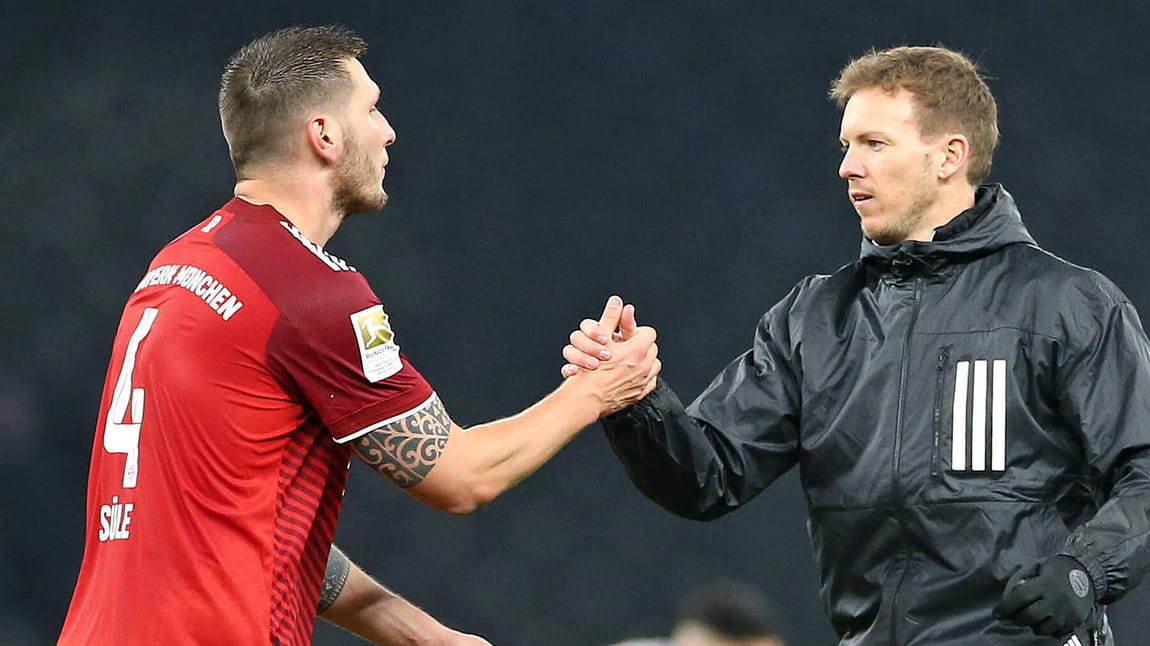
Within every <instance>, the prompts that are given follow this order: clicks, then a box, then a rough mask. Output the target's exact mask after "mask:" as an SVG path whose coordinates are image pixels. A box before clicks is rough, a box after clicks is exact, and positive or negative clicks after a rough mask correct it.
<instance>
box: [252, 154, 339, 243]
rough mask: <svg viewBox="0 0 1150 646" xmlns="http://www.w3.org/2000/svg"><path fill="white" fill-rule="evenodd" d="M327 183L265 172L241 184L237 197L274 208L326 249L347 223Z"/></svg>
mask: <svg viewBox="0 0 1150 646" xmlns="http://www.w3.org/2000/svg"><path fill="white" fill-rule="evenodd" d="M323 180H324V178H323V177H322V176H315V175H311V176H304V175H303V174H300V173H291V172H284V171H280V172H261V173H259V174H257V175H255V176H252V177H247V178H243V179H240V180H239V181H237V182H236V187H235V191H234V193H235V196H236V197H238V198H240V199H242V200H244V201H245V202H250V203H252V204H266V205H268V206H271V207H273V208H274V209H275V210H277V211H279V212H280V213H281V214H283V216H284V217H286V218H287V219H288V220H289V221H290V222H291V223H292V224H293V225H295V227H296V228H297V229H299V230H300V232H301V233H303V234H304V235H305V236H307V238H308V240H311V241H312V242H314V243H316V244H318V245H320V246H321V247H322V246H323V245H325V244H327V241H328V240H330V239H331V237H332V236H333V235H335V232H336V230H337V229H339V225H340V224H341V223H343V214H342V213H340V212H339V211H338V210H337V209H335V207H334V206H333V204H332V199H331V191H330V189H328V188H327V186H326V183H325V182H324V181H323Z"/></svg>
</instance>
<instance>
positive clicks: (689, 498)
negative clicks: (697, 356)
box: [603, 288, 800, 520]
mask: <svg viewBox="0 0 1150 646" xmlns="http://www.w3.org/2000/svg"><path fill="white" fill-rule="evenodd" d="M796 292H797V288H796V290H795V291H792V293H791V295H790V296H789V297H788V298H787V299H785V300H784V301H782V302H780V303H779V304H778V305H776V306H775V307H774V308H772V309H771V311H769V312H767V313H766V314H765V315H764V316H763V318H762V320H761V321H760V324H759V326H758V328H757V330H756V334H755V341H754V346H753V347H752V348H751V349H750V350H748V351H747V352H746V353H744V354H743V355H742V356H740V357H738V358H737V359H735V360H734V361H732V362H731V363H730V364H729V365H728V366H727V367H726V369H724V370H723V371H722V372H721V373H719V375H718V376H717V377H715V379H714V381H713V382H712V383H711V385H710V386H708V387H707V389H706V390H705V391H704V392H703V394H702V395H700V396H699V398H698V399H696V400H695V402H694V403H692V404H691V405H690V407H687V408H684V407H683V405H682V403H680V401H679V398H678V397H677V396H676V395H675V393H674V391H672V390H671V388H670V387H668V386H667V384H666V383H664V382H663V381H662V380H660V382H659V385H658V387H657V388H656V389H655V391H654V392H652V393H651V394H650V395H648V396H647V397H646V398H644V399H643V400H642V401H640V402H639V403H637V404H635V405H634V406H632V407H630V408H629V409H626V410H624V411H622V412H620V413H617V414H615V415H613V416H610V417H608V418H605V419H604V420H603V426H604V428H605V429H606V431H607V439H608V441H609V442H610V444H611V448H612V449H613V450H614V451H615V454H616V455H617V456H618V457H619V460H620V461H622V463H623V466H624V468H625V469H626V471H627V474H628V475H629V476H630V478H631V480H632V481H633V482H634V483H635V485H636V486H638V488H639V490H640V491H642V492H643V493H644V494H645V495H646V496H647V497H649V498H651V499H652V500H654V501H655V502H657V503H659V504H660V505H662V506H663V507H664V508H666V509H667V510H668V511H670V512H672V513H674V514H678V515H680V516H685V517H687V518H694V519H697V520H710V519H713V518H717V517H719V516H721V515H723V514H725V513H727V512H729V511H732V510H734V509H736V508H737V507H739V506H740V505H742V504H743V503H745V502H747V501H748V500H750V499H751V498H753V497H754V496H755V495H756V494H758V493H759V492H760V491H762V490H763V489H764V488H766V487H767V485H769V484H770V483H771V482H773V481H774V480H775V479H777V478H778V477H779V476H780V475H782V474H783V473H785V472H786V471H787V470H788V469H790V468H791V467H792V466H793V465H794V464H795V462H796V460H797V456H798V426H799V401H800V400H799V378H798V376H797V370H796V362H795V358H794V355H793V352H792V351H791V348H792V346H791V343H790V332H789V326H788V318H789V313H790V308H791V304H792V301H793V299H794V297H795V294H796Z"/></svg>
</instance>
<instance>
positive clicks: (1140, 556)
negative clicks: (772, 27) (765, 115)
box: [563, 47, 1150, 646]
mask: <svg viewBox="0 0 1150 646" xmlns="http://www.w3.org/2000/svg"><path fill="white" fill-rule="evenodd" d="M831 97H832V98H833V99H835V101H836V102H837V103H838V104H839V105H840V107H842V108H843V116H842V124H841V129H840V134H839V139H840V141H841V143H842V147H843V159H842V163H841V165H840V167H839V175H840V176H841V177H842V179H844V180H846V182H847V188H848V195H849V197H850V200H851V203H852V204H853V206H854V208H855V210H856V212H857V213H858V216H859V218H860V221H861V226H862V233H863V238H864V239H863V241H862V252H861V257H860V259H859V260H858V261H856V262H854V263H851V264H848V265H846V266H844V267H843V268H841V269H839V270H838V271H836V272H835V273H833V274H831V275H826V276H810V277H807V278H805V279H803V280H802V281H801V282H800V283H799V284H798V285H796V286H795V288H794V289H793V290H792V291H791V293H790V294H789V295H787V296H786V297H785V298H784V299H783V300H781V301H780V302H779V303H778V304H776V305H775V306H774V307H772V308H771V309H770V311H768V312H767V313H766V314H765V315H764V316H763V318H762V320H761V321H760V323H759V326H758V328H757V330H756V334H755V338H754V342H753V346H752V347H751V349H750V350H748V351H747V352H746V353H745V354H743V355H742V356H741V357H738V358H737V359H735V360H734V361H733V362H732V363H730V364H729V365H728V366H727V368H726V369H725V370H723V371H722V372H721V373H720V374H719V375H718V376H717V377H716V378H715V379H714V381H713V382H712V383H711V385H710V386H709V387H708V388H707V389H706V390H705V391H704V392H703V393H702V394H701V395H699V397H698V398H696V399H695V401H694V402H693V403H692V404H691V405H690V406H687V407H684V406H683V405H682V404H681V403H680V400H679V399H678V397H677V396H676V395H675V393H674V392H673V391H672V390H671V388H670V387H669V386H668V385H667V384H666V383H663V382H662V381H660V384H659V386H658V387H657V388H656V390H655V391H654V392H653V393H652V394H651V395H649V396H648V397H646V398H645V399H643V400H642V401H640V402H639V403H638V404H636V405H634V406H632V407H630V408H628V409H627V410H626V411H625V412H623V413H620V414H618V415H614V416H611V417H610V418H608V419H606V420H604V424H605V426H606V428H607V435H608V438H609V439H610V442H611V445H612V447H613V449H614V450H615V452H616V454H617V455H618V456H619V458H620V459H621V460H622V461H623V463H624V465H625V466H626V469H627V472H628V474H629V475H630V477H631V479H632V480H633V481H634V482H635V483H636V485H637V486H638V487H639V488H640V489H641V490H642V491H643V493H645V494H646V495H647V496H649V497H651V498H652V499H654V500H655V501H657V502H658V503H659V504H661V505H663V506H664V507H666V508H667V509H669V510H671V511H672V512H674V513H676V514H681V515H683V516H688V517H691V518H698V519H710V518H715V517H717V516H720V515H722V514H725V513H727V512H730V511H732V510H734V509H737V508H739V507H740V506H742V505H743V504H745V503H746V502H747V501H748V500H750V499H751V498H753V497H754V496H755V495H756V494H757V493H759V492H760V491H762V490H763V489H764V488H765V487H767V486H768V485H770V484H771V483H772V482H773V481H774V480H775V479H776V478H778V477H779V476H780V475H782V474H783V473H784V472H786V471H787V470H789V469H790V468H791V467H793V466H795V465H798V466H799V469H800V475H801V480H802V485H803V489H804V491H805V493H806V498H807V502H808V507H809V511H810V522H809V528H810V535H811V540H812V542H813V544H814V553H815V558H816V561H817V562H818V566H819V570H820V576H821V593H822V598H823V602H824V604H825V606H826V609H827V611H828V613H829V615H830V621H831V625H832V627H833V628H834V630H835V631H836V632H837V633H838V635H839V638H840V639H841V642H840V643H842V644H851V645H852V646H871V645H874V646H878V645H882V646H912V645H913V646H927V645H929V646H959V645H963V646H973V645H975V644H978V645H982V644H994V645H996V646H1013V645H1034V646H1040V645H1044V644H1048V645H1050V646H1057V645H1066V646H1088V645H1102V644H1111V643H1112V641H1113V638H1112V636H1111V632H1110V628H1109V625H1108V623H1107V618H1106V606H1107V605H1109V604H1111V603H1113V602H1115V601H1118V600H1119V599H1121V598H1122V596H1123V595H1124V594H1126V593H1127V592H1128V591H1129V590H1130V589H1131V588H1133V587H1134V586H1135V585H1137V584H1138V582H1139V581H1141V580H1142V578H1143V576H1144V575H1145V574H1146V572H1147V570H1148V569H1150V558H1148V556H1150V342H1148V341H1147V338H1146V334H1145V332H1144V331H1143V329H1142V324H1141V322H1140V320H1139V318H1138V314H1137V313H1136V312H1135V310H1134V307H1133V306H1132V305H1131V304H1130V302H1129V300H1128V299H1127V298H1126V297H1125V296H1124V295H1123V294H1122V292H1121V291H1120V290H1119V289H1118V288H1117V287H1115V286H1114V284H1113V283H1111V282H1110V281H1109V280H1107V279H1106V278H1105V277H1104V276H1102V275H1100V274H1099V273H1097V272H1095V271H1091V270H1089V269H1084V268H1082V267H1078V266H1075V265H1072V264H1070V263H1068V262H1065V261H1063V260H1061V259H1059V258H1057V257H1055V256H1053V255H1051V254H1050V253H1047V252H1045V251H1043V250H1042V249H1041V248H1039V247H1038V246H1037V245H1036V244H1035V242H1034V239H1033V238H1031V236H1030V234H1029V232H1028V231H1027V229H1026V227H1025V226H1024V225H1023V223H1022V218H1021V216H1020V215H1019V211H1018V208H1017V207H1016V206H1015V203H1014V199H1013V198H1012V197H1011V195H1010V194H1009V193H1007V192H1006V190H1004V189H1003V187H1002V186H1000V185H993V184H982V182H983V180H984V179H985V178H986V177H987V175H988V173H989V171H990V164H991V157H992V154H993V152H994V148H995V144H996V142H997V139H998V123H997V108H996V105H995V100H994V97H993V96H992V94H991V93H990V90H989V88H988V87H987V85H986V83H985V81H984V80H983V78H982V77H981V75H980V74H979V72H978V70H977V68H976V67H975V66H974V65H973V64H972V63H971V61H970V60H969V59H967V58H966V57H965V56H963V55H962V54H960V53H958V52H954V51H951V50H948V49H945V48H941V47H897V48H893V49H889V50H884V51H878V52H870V53H868V54H866V55H864V56H861V57H860V58H858V59H856V60H854V61H852V62H851V63H850V64H849V65H847V66H846V67H845V68H844V69H843V70H842V73H841V74H840V76H839V77H838V79H837V80H836V81H835V82H834V84H833V86H832V89H831ZM1083 190H1089V189H1086V188H1084V189H1083ZM627 312H628V314H627V315H626V316H625V317H624V318H623V320H622V322H623V325H622V327H621V328H620V329H619V333H620V338H622V339H627V338H631V331H632V330H634V329H636V327H635V322H634V316H633V313H631V310H627ZM613 331H614V329H613V328H603V327H602V326H601V325H596V322H595V321H585V322H584V323H583V324H582V325H581V326H580V330H577V331H576V332H575V333H573V335H572V343H571V344H570V345H568V346H567V347H566V348H564V357H565V358H566V359H567V361H568V362H569V363H568V364H567V365H565V366H564V368H563V370H564V374H575V373H579V372H580V370H593V369H594V368H595V366H596V364H597V359H596V358H595V357H596V356H597V355H598V353H599V352H601V351H602V350H604V349H605V348H604V347H603V345H601V343H600V341H601V342H603V343H607V344H608V345H609V341H608V339H607V338H606V336H605V335H606V334H610V333H611V332H613ZM756 558H770V551H769V548H768V547H767V546H764V553H763V554H762V555H756Z"/></svg>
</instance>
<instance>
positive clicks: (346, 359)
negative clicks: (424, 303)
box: [269, 274, 434, 443]
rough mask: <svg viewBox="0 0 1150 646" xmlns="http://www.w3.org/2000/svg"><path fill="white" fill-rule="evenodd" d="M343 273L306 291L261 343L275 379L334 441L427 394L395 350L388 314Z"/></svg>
mask: <svg viewBox="0 0 1150 646" xmlns="http://www.w3.org/2000/svg"><path fill="white" fill-rule="evenodd" d="M347 278H349V279H354V282H353V284H351V285H350V286H345V287H343V288H342V289H333V290H327V291H324V292H323V293H316V294H313V297H312V298H311V299H310V300H309V301H308V302H307V303H306V304H302V305H299V306H298V307H296V308H294V311H291V312H287V313H285V315H284V316H283V317H282V318H281V320H280V323H279V324H277V327H276V330H275V332H273V337H272V340H271V343H270V346H269V359H271V361H270V363H271V364H272V365H273V367H274V368H273V369H275V370H276V371H277V372H278V373H279V377H280V379H281V381H284V382H286V383H287V384H288V385H289V387H294V388H295V389H296V390H298V393H299V395H300V396H301V397H302V399H304V400H305V401H306V402H308V403H309V404H310V405H311V407H312V408H313V409H314V410H315V412H316V414H318V415H319V417H320V420H321V421H322V422H323V424H324V425H325V426H326V427H327V428H328V430H329V431H330V432H331V434H332V436H333V437H334V438H335V440H336V441H337V442H340V443H343V442H348V441H350V440H353V439H355V438H356V437H359V436H360V435H363V434H365V433H368V432H370V431H372V430H374V429H375V428H378V427H379V426H382V425H384V424H387V423H390V422H391V421H394V420H395V419H399V418H401V417H404V416H406V415H409V414H411V413H413V412H415V411H417V410H419V409H420V408H421V407H423V406H427V405H428V404H429V403H430V401H431V398H432V395H433V394H434V393H433V391H432V389H431V386H430V384H428V383H427V381H426V380H425V379H424V378H423V376H422V375H421V374H420V373H419V371H418V370H416V369H415V367H414V366H413V365H412V364H411V362H410V361H409V360H408V358H407V356H406V355H405V354H404V353H403V352H401V351H400V348H399V344H398V343H397V342H396V338H395V331H394V329H393V328H392V324H391V319H390V316H389V315H388V313H387V312H386V311H384V309H383V305H382V304H380V302H379V300H378V298H376V297H375V294H374V293H373V292H371V289H370V288H369V287H368V286H367V285H366V281H365V280H363V279H362V277H360V276H358V274H356V275H353V276H348V277H347ZM358 283H362V284H358Z"/></svg>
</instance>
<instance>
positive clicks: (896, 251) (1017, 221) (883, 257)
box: [860, 184, 1035, 275]
mask: <svg viewBox="0 0 1150 646" xmlns="http://www.w3.org/2000/svg"><path fill="white" fill-rule="evenodd" d="M1011 244H1031V245H1033V244H1035V242H1034V238H1032V237H1031V236H1030V232H1028V231H1027V230H1026V225H1024V224H1023V223H1022V216H1021V215H1020V214H1019V213H1018V207H1017V206H1015V204H1014V198H1013V197H1011V195H1010V193H1008V192H1007V191H1006V189H1004V188H1003V187H1002V185H1001V184H992V185H984V186H980V187H978V189H977V192H976V193H975V202H974V206H972V207H970V208H969V209H967V210H965V211H963V212H962V213H960V214H958V215H957V216H956V217H955V218H954V219H953V220H951V221H950V222H947V223H946V224H944V225H943V226H941V227H939V228H937V229H935V230H934V240H932V241H931V242H919V241H916V240H908V241H905V242H901V243H899V244H897V245H889V246H883V245H878V244H875V243H874V242H871V241H870V240H868V239H866V238H863V241H862V250H861V253H860V259H861V260H862V262H863V263H864V264H866V265H868V266H871V267H874V268H875V269H878V270H879V271H882V272H887V271H890V272H893V273H895V274H899V275H909V274H911V273H922V272H926V273H934V272H936V271H937V270H938V269H940V268H941V267H942V266H944V265H948V264H954V263H959V262H966V261H968V260H972V259H974V258H977V257H980V256H985V255H987V254H990V253H994V252H995V251H997V250H999V249H1001V248H1002V247H1005V246H1007V245H1011Z"/></svg>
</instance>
